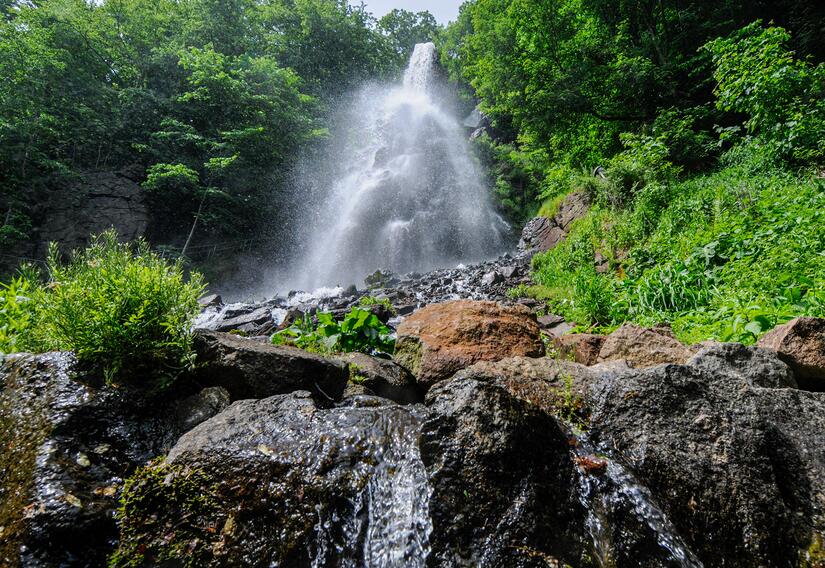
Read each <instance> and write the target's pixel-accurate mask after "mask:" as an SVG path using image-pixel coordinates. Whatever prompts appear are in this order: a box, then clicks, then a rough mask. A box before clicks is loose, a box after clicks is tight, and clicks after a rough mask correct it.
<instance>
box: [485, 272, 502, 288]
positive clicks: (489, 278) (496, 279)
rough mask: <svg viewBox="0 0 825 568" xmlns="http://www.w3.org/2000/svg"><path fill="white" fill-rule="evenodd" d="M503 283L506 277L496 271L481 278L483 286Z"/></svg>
mask: <svg viewBox="0 0 825 568" xmlns="http://www.w3.org/2000/svg"><path fill="white" fill-rule="evenodd" d="M502 282H504V276H502V275H501V273H499V272H498V271H495V270H493V271H491V272H488V273H487V274H485V275H484V276H482V277H481V285H482V286H495V285H496V284H501V283H502Z"/></svg>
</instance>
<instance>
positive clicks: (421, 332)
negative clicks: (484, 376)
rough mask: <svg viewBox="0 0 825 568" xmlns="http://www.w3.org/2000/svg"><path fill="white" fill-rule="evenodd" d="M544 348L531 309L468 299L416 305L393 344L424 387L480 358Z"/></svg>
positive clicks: (538, 352)
mask: <svg viewBox="0 0 825 568" xmlns="http://www.w3.org/2000/svg"><path fill="white" fill-rule="evenodd" d="M543 354H544V345H543V344H542V342H541V337H540V334H539V328H538V324H537V323H536V319H535V316H534V315H533V314H532V313H531V312H530V310H528V309H527V308H524V307H522V306H513V307H507V306H503V305H501V304H497V303H495V302H475V301H469V300H458V301H454V302H446V303H443V304H433V305H430V306H427V307H425V308H422V309H420V310H418V311H417V312H415V313H414V314H413V315H411V316H410V317H408V318H407V319H405V320H404V321H403V322H402V323H401V325H400V326H399V327H398V339H397V340H396V345H395V359H396V361H398V362H399V363H400V364H401V365H403V366H405V367H407V369H409V370H410V371H412V373H413V375H415V376H416V379H417V380H418V382H419V383H421V384H422V385H423V386H425V387H426V388H428V387H430V386H432V385H433V384H434V383H436V382H438V381H440V380H444V379H447V378H449V377H450V376H452V375H453V374H455V373H456V372H457V371H459V370H461V369H463V368H465V367H468V366H469V365H472V364H473V363H475V362H476V361H492V360H498V359H504V358H506V357H514V356H519V355H521V356H528V357H540V356H542V355H543Z"/></svg>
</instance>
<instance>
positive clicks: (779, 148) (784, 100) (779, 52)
mask: <svg viewBox="0 0 825 568" xmlns="http://www.w3.org/2000/svg"><path fill="white" fill-rule="evenodd" d="M789 41H790V34H788V32H787V31H785V30H784V29H783V28H780V27H773V26H772V27H767V28H763V27H762V24H761V22H758V21H757V22H754V23H753V24H751V25H749V26H746V27H744V28H742V29H741V30H739V31H738V32H736V33H734V34H733V35H732V36H730V37H728V38H719V39H716V40H714V41H712V42H709V43H708V44H707V45H706V46H705V49H706V50H708V51H709V52H710V54H711V56H712V58H713V63H714V65H715V71H714V78H715V79H716V81H717V83H718V86H717V88H716V96H717V107H718V108H719V109H720V110H724V111H727V112H734V113H739V114H744V115H745V116H746V117H747V120H746V121H745V128H746V129H747V132H748V133H749V134H750V135H752V136H755V137H758V138H760V139H761V140H762V143H763V145H765V146H766V147H768V148H769V149H770V153H773V154H775V155H776V156H777V157H778V158H780V159H788V158H790V159H794V160H796V161H797V162H817V163H818V162H821V161H822V160H823V159H825V65H823V64H818V65H812V64H811V63H808V62H806V61H801V60H799V59H796V58H795V57H794V53H793V52H792V51H791V50H790V49H788V48H787V44H788V43H789Z"/></svg>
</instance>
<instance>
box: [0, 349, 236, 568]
mask: <svg viewBox="0 0 825 568" xmlns="http://www.w3.org/2000/svg"><path fill="white" fill-rule="evenodd" d="M0 385H2V388H3V390H2V392H0V565H3V566H10V567H15V566H101V565H105V563H106V557H107V556H108V554H109V553H110V552H111V549H112V542H113V540H114V539H115V538H116V536H117V528H116V526H115V522H114V518H113V515H114V511H115V509H116V508H117V506H118V503H117V496H118V494H119V492H120V488H121V485H122V479H123V478H124V477H126V476H128V475H130V474H131V473H132V471H133V470H134V469H135V468H136V467H138V466H139V465H142V464H143V463H145V462H146V460H148V459H150V458H154V457H155V456H158V455H162V454H165V453H166V452H167V451H168V450H169V448H170V447H171V446H172V445H173V444H174V443H175V441H176V440H177V438H178V437H179V436H180V435H181V434H183V432H185V431H186V430H188V429H189V428H191V427H193V426H195V425H197V424H198V423H199V422H201V421H203V420H205V419H207V418H210V417H211V416H213V415H214V414H216V413H217V412H219V411H220V410H222V409H223V408H225V407H226V406H227V405H228V404H229V395H228V393H227V392H226V391H224V390H223V389H219V388H211V389H206V390H203V391H200V392H199V391H198V390H197V389H196V388H195V387H194V386H193V385H183V384H181V385H177V386H176V387H173V389H172V390H167V391H165V392H163V393H160V394H158V395H156V396H149V395H147V394H145V393H141V392H135V391H129V390H124V389H119V388H113V387H109V386H105V385H102V384H101V383H100V382H99V381H97V380H96V379H95V378H94V377H91V376H88V375H86V374H85V373H84V372H83V369H82V367H80V366H79V365H78V363H77V361H76V360H75V358H74V356H73V355H71V354H69V353H47V354H43V355H15V356H11V357H9V358H8V359H7V360H6V362H5V364H4V365H3V366H2V368H0Z"/></svg>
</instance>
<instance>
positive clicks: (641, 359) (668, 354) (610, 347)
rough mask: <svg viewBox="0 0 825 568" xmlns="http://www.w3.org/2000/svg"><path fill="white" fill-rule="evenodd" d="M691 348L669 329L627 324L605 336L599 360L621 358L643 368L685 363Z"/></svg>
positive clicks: (632, 365) (689, 355) (690, 353)
mask: <svg viewBox="0 0 825 568" xmlns="http://www.w3.org/2000/svg"><path fill="white" fill-rule="evenodd" d="M694 353H695V351H694V350H692V349H691V348H689V347H687V346H686V345H684V344H683V343H682V342H681V341H679V340H678V339H676V338H675V337H674V336H673V333H672V332H671V331H670V329H669V328H666V327H659V328H643V327H639V326H637V325H635V324H632V323H626V324H624V325H622V327H620V328H619V329H617V330H616V331H614V332H613V333H611V334H610V335H608V336H607V339H606V340H605V341H604V344H603V345H602V348H601V350H600V351H599V361H600V362H605V361H619V360H624V361H627V363H628V364H629V365H630V366H631V367H636V368H644V367H652V366H654V365H660V364H662V363H686V362H687V360H688V359H690V358H691V357H692V356H693V354H694Z"/></svg>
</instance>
